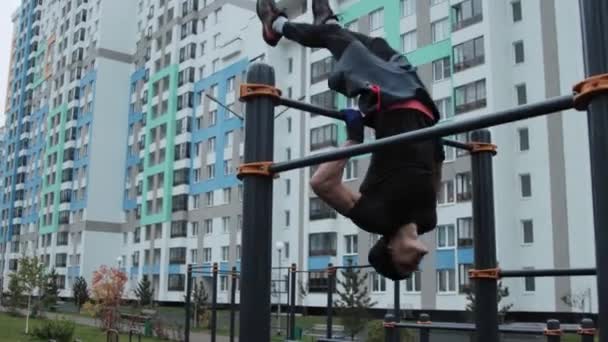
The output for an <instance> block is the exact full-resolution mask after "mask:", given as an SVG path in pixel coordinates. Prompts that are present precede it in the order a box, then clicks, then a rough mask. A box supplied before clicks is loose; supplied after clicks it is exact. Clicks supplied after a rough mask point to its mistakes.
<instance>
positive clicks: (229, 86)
mask: <svg viewBox="0 0 608 342" xmlns="http://www.w3.org/2000/svg"><path fill="white" fill-rule="evenodd" d="M235 84H236V77H234V76H232V77H230V78H228V80H227V81H226V91H227V92H233V91H234V86H235Z"/></svg>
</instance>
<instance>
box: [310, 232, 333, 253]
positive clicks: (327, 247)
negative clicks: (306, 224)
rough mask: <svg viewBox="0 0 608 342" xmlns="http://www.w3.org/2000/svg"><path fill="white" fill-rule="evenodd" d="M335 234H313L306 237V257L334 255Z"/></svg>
mask: <svg viewBox="0 0 608 342" xmlns="http://www.w3.org/2000/svg"><path fill="white" fill-rule="evenodd" d="M336 238H337V235H336V233H314V234H310V235H309V236H308V255H309V256H319V255H324V256H326V255H333V256H335V255H336Z"/></svg>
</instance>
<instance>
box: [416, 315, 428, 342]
mask: <svg viewBox="0 0 608 342" xmlns="http://www.w3.org/2000/svg"><path fill="white" fill-rule="evenodd" d="M418 323H419V324H431V317H430V316H429V315H428V314H420V317H419V319H418ZM419 330H420V342H430V341H431V329H429V328H426V327H422V328H420V329H419Z"/></svg>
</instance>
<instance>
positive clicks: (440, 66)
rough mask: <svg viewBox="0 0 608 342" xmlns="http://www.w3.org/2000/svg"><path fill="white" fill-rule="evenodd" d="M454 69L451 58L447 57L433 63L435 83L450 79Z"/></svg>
mask: <svg viewBox="0 0 608 342" xmlns="http://www.w3.org/2000/svg"><path fill="white" fill-rule="evenodd" d="M451 73H452V69H451V66H450V57H445V58H441V59H438V60H436V61H433V81H435V82H438V81H442V80H444V79H446V78H448V77H450V75H451Z"/></svg>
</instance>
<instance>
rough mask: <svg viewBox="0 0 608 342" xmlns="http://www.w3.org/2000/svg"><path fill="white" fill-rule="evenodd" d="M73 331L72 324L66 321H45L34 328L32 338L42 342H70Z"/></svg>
mask: <svg viewBox="0 0 608 342" xmlns="http://www.w3.org/2000/svg"><path fill="white" fill-rule="evenodd" d="M75 329H76V325H75V324H74V322H70V321H66V320H55V321H46V322H43V323H42V324H41V325H40V326H37V327H36V328H34V336H36V337H37V338H38V339H41V340H44V341H48V340H51V339H53V340H56V341H57V342H72V341H73V337H74V330H75Z"/></svg>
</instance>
